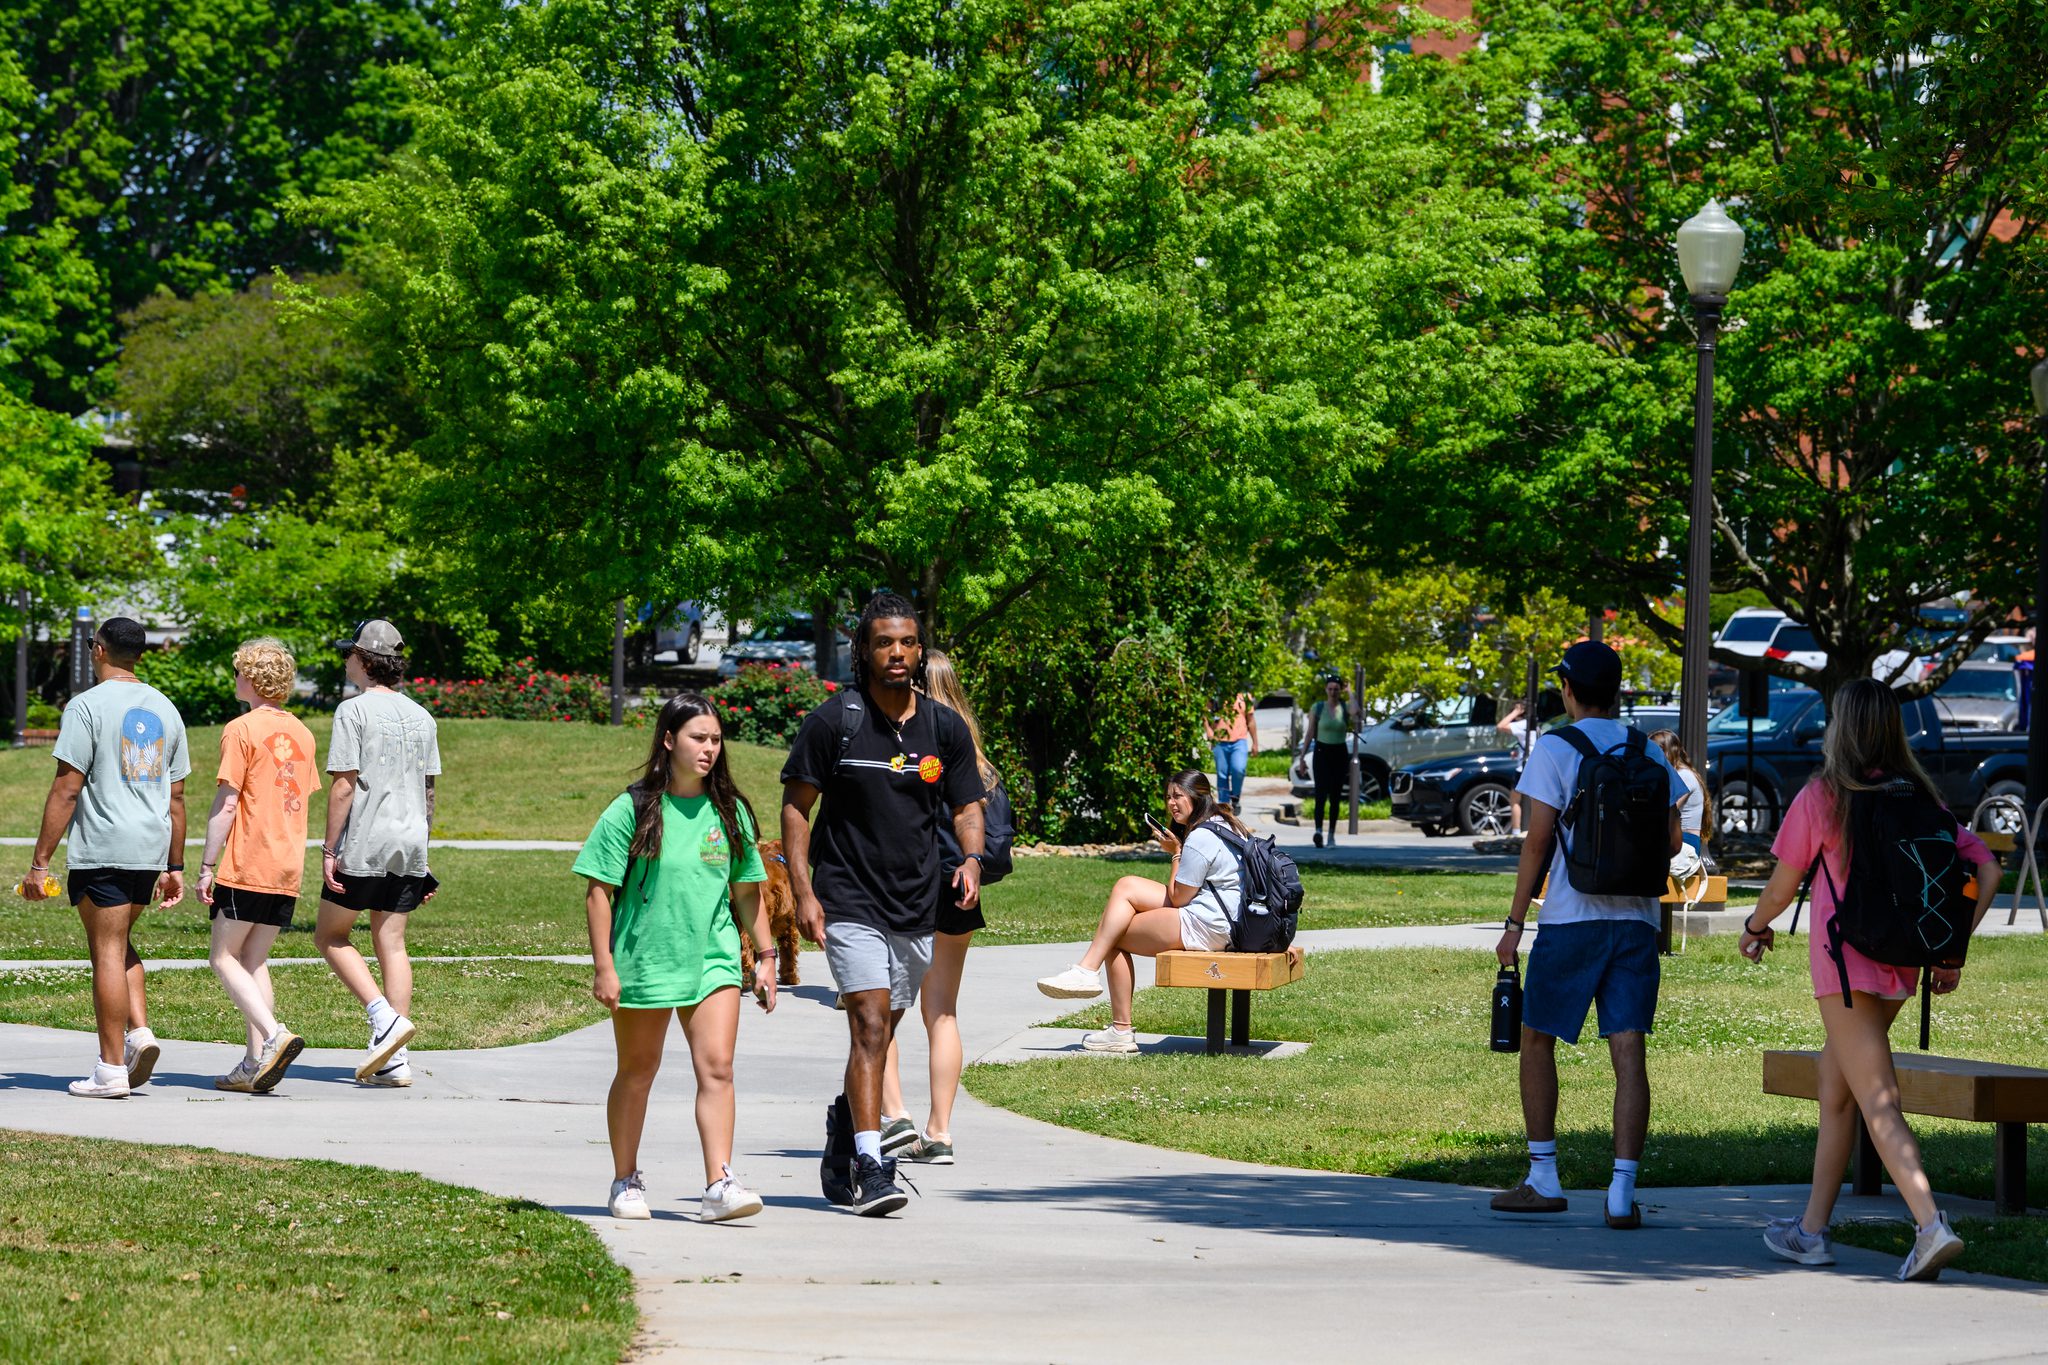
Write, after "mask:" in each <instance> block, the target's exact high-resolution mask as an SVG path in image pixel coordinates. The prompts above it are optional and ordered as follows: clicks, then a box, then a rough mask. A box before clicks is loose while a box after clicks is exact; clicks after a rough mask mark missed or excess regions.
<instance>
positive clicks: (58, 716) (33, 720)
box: [28, 700, 64, 730]
mask: <svg viewBox="0 0 2048 1365" xmlns="http://www.w3.org/2000/svg"><path fill="white" fill-rule="evenodd" d="M63 719H64V713H63V712H62V711H60V710H58V709H57V708H56V707H54V706H52V705H50V703H48V702H46V701H41V700H37V701H32V702H30V703H29V704H28V728H29V729H31V730H54V729H56V728H57V726H58V724H59V723H60V722H61V721H62V720H63Z"/></svg>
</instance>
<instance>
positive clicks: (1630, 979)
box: [1522, 919, 1661, 1043]
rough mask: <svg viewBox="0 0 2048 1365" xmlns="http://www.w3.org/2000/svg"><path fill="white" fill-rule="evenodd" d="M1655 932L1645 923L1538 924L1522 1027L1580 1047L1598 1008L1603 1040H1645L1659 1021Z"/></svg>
mask: <svg viewBox="0 0 2048 1365" xmlns="http://www.w3.org/2000/svg"><path fill="white" fill-rule="evenodd" d="M1660 971H1661V968H1660V964H1659V963H1658V961H1657V930H1656V929H1655V927H1653V926H1651V925H1648V924H1645V923H1643V921H1641V920H1634V919H1628V920H1622V919H1593V920H1581V921H1579V922H1578V923H1576V924H1541V923H1540V922H1539V926H1538V928H1537V931H1536V945H1535V946H1534V947H1533V948H1531V949H1530V950H1529V980H1528V984H1527V985H1526V986H1525V987H1524V988H1523V991H1522V1023H1523V1024H1524V1025H1526V1026H1527V1027H1529V1028H1532V1029H1534V1030H1536V1032H1538V1033H1547V1034H1549V1035H1550V1036H1551V1037H1553V1038H1562V1039H1563V1040H1564V1041H1565V1042H1567V1043H1576V1042H1578V1041H1579V1032H1580V1030H1581V1029H1583V1028H1584V1027H1585V1025H1586V1008H1587V1007H1588V1006H1589V1005H1595V1004H1597V1005H1598V1006H1599V1007H1600V1036H1601V1037H1602V1038H1605V1037H1607V1036H1608V1035H1609V1034H1614V1033H1648V1032H1649V1031H1650V1023H1651V1021H1652V1020H1653V1019H1654V1018H1655V1017H1656V1014H1657V980H1658V976H1659V974H1660Z"/></svg>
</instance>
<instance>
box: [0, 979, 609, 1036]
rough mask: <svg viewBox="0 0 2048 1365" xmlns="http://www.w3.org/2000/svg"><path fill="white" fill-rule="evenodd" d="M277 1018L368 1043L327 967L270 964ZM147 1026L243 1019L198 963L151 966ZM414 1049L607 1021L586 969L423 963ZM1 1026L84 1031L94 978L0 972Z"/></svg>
mask: <svg viewBox="0 0 2048 1365" xmlns="http://www.w3.org/2000/svg"><path fill="white" fill-rule="evenodd" d="M270 976H271V984H272V986H273V987H274V988H275V989H276V992H277V1017H278V1019H279V1020H280V1021H282V1022H283V1023H284V1024H285V1025H286V1026H287V1027H289V1028H290V1029H291V1030H292V1031H293V1032H295V1033H297V1034H299V1035H300V1036H301V1037H303V1038H305V1040H306V1041H307V1043H308V1044H310V1045H311V1046H313V1047H342V1048H361V1047H364V1046H366V1045H367V1042H368V1039H367V1038H366V1036H365V1034H364V1024H363V1007H362V1006H361V1005H360V1004H358V1003H357V1001H356V998H355V996H353V995H351V994H349V992H348V988H347V987H345V986H343V985H342V984H341V983H340V982H339V981H337V980H335V978H334V973H332V972H330V971H329V970H327V967H326V964H324V963H321V964H317V965H314V964H307V965H304V966H291V967H272V968H271V969H270ZM148 992H149V1023H150V1027H151V1028H153V1029H155V1030H156V1032H157V1033H158V1035H160V1036H161V1037H164V1038H177V1039H184V1040H187V1041H192V1042H203V1043H239V1042H241V1041H242V1016H241V1015H240V1014H238V1013H237V1012H236V1011H235V1007H234V1006H233V1005H231V1004H230V1003H228V997H227V993H226V992H225V991H223V990H222V989H221V987H220V982H219V981H218V980H217V979H216V978H215V977H214V975H213V973H212V972H211V971H209V970H206V969H204V968H179V969H176V970H172V971H161V972H152V973H150V975H149V981H148ZM412 1013H413V1019H414V1021H415V1022H417V1023H418V1025H419V1029H420V1032H419V1039H418V1041H417V1042H415V1043H414V1044H413V1046H414V1047H415V1048H416V1049H421V1050H429V1049H434V1048H474V1047H508V1046H510V1045H512V1044H514V1043H534V1042H539V1041H540V1040H542V1039H544V1038H553V1037H555V1036H556V1035H557V1034H561V1033H567V1032H568V1031H569V1030H571V1029H577V1028H582V1027H583V1026H584V1025H585V1024H594V1023H596V1022H598V1021H599V1020H601V1019H603V1018H604V1017H605V1011H604V1007H603V1006H601V1005H599V1004H598V1003H597V1001H596V1000H595V999H593V998H592V997H591V994H590V968H588V967H572V966H565V965H563V964H561V963H555V962H510V961H497V962H445V963H444V962H422V963H418V964H416V965H415V967H414V969H413V1011H412ZM0 1022H5V1023H9V1024H41V1025H43V1026H44V1027H46V1028H68V1029H82V1030H87V1031H90V1030H91V1029H92V1027H93V1019H92V977H91V974H90V973H88V972H86V971H85V970H83V969H82V968H81V969H73V968H48V967H44V968H32V969H28V970H23V971H0Z"/></svg>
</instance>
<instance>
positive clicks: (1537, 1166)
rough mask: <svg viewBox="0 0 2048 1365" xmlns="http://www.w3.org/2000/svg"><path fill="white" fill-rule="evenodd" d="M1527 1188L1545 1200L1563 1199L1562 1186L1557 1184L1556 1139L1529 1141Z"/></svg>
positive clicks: (1532, 1139)
mask: <svg viewBox="0 0 2048 1365" xmlns="http://www.w3.org/2000/svg"><path fill="white" fill-rule="evenodd" d="M1525 1178H1526V1180H1527V1182H1528V1185H1529V1188H1530V1189H1532V1190H1534V1191H1536V1193H1538V1194H1540V1195H1542V1196H1543V1197H1544V1198H1545V1199H1562V1198H1564V1186H1562V1185H1560V1184H1558V1183H1557V1139H1556V1138H1546V1139H1544V1140H1543V1141H1541V1142H1538V1141H1536V1140H1535V1139H1534V1138H1531V1139H1530V1140H1529V1174H1528V1176H1527V1177H1525Z"/></svg>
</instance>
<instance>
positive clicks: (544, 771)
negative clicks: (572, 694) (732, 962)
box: [0, 716, 783, 884]
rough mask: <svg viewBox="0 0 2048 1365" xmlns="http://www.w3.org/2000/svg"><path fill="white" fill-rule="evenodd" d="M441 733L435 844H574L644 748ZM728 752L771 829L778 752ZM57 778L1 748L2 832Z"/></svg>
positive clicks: (190, 791) (208, 782) (557, 729)
mask: <svg viewBox="0 0 2048 1365" xmlns="http://www.w3.org/2000/svg"><path fill="white" fill-rule="evenodd" d="M306 724H307V725H308V727H310V728H311V729H312V731H313V737H314V738H315V739H316V740H317V741H319V745H320V754H321V756H322V763H323V766H324V763H325V755H326V753H327V734H328V731H329V729H331V728H332V724H333V722H332V721H331V720H330V719H329V718H328V717H326V716H312V717H309V718H308V719H307V721H306ZM220 733H221V727H220V726H218V725H203V726H198V727H195V728H194V729H192V730H191V731H189V732H188V735H189V741H188V742H189V744H190V746H191V756H192V776H191V777H190V778H188V779H186V784H185V805H186V812H187V819H188V822H189V827H188V833H190V834H191V835H193V836H195V837H197V836H199V835H202V834H204V833H205V832H206V831H205V820H206V812H207V811H208V810H209V809H210V808H211V807H212V805H213V789H214V774H215V773H217V772H218V771H219V770H220ZM439 733H440V740H441V768H442V773H441V776H440V778H439V779H438V780H437V782H436V784H435V785H436V790H437V792H438V796H437V800H436V805H435V810H434V837H435V838H437V839H581V838H582V837H583V836H584V835H586V834H588V833H590V827H591V825H592V824H593V823H595V822H596V820H597V815H598V812H599V811H601V810H603V809H604V806H605V803H606V802H608V801H610V800H611V799H612V798H613V797H614V796H617V795H618V794H619V793H620V792H621V791H624V790H625V788H626V784H627V783H628V782H630V781H632V780H633V778H634V777H635V776H637V775H638V773H639V769H640V765H641V764H643V763H645V762H646V761H647V746H648V743H649V732H648V731H646V730H634V729H627V728H620V729H616V730H614V729H612V728H611V727H610V726H605V725H580V724H560V725H549V724H542V723H538V722H534V721H510V720H444V721H442V722H441V723H440V727H439ZM730 754H731V763H732V768H733V777H734V780H735V781H737V782H738V783H739V785H740V790H742V791H744V792H746V793H747V795H748V797H749V798H751V799H752V800H753V801H754V803H755V806H756V809H757V810H758V811H760V813H761V817H762V820H763V821H764V822H765V823H768V824H771V825H772V824H773V823H774V821H775V818H776V817H775V813H774V812H775V811H776V809H777V808H778V807H779V806H780V804H781V791H782V784H781V782H780V780H779V777H780V774H781V772H782V758H783V754H782V751H781V750H780V749H770V748H764V747H762V746H760V745H754V744H735V745H733V746H732V747H731V749H730ZM55 772H56V766H55V764H54V762H53V761H52V760H51V758H50V751H49V750H48V749H0V833H5V834H9V835H16V836H22V837H26V836H31V835H33V834H35V832H36V827H37V826H38V825H39V824H40V823H41V821H42V814H43V798H44V797H45V796H46V795H47V794H48V792H49V789H50V778H51V776H52V775H53V774H54V773H55ZM310 805H311V817H312V837H313V838H315V839H318V838H320V837H322V835H323V834H324V833H325V830H326V824H325V821H326V819H327V796H326V789H325V788H324V787H323V788H322V789H321V791H320V793H319V794H317V795H315V796H314V798H313V800H312V802H311V803H310ZM20 861H21V862H22V863H23V865H26V863H27V861H28V860H27V859H26V858H22V859H21V860H20ZM6 866H10V867H11V866H12V864H7V865H6ZM14 875H17V876H18V875H19V873H18V872H16V873H15V874H14ZM12 880H13V878H12V877H11V876H10V877H9V883H10V884H11V883H12Z"/></svg>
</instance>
